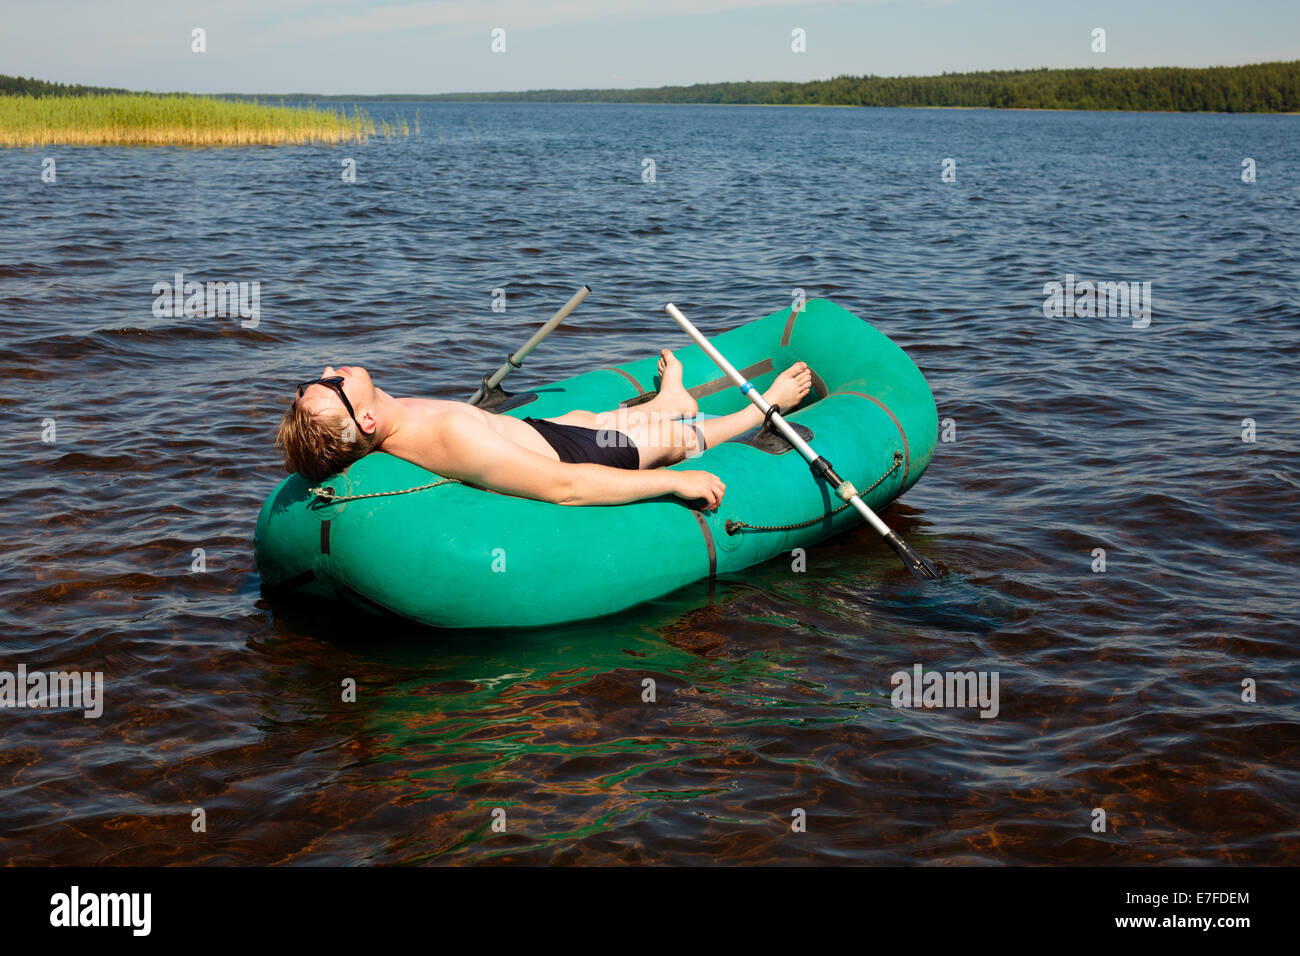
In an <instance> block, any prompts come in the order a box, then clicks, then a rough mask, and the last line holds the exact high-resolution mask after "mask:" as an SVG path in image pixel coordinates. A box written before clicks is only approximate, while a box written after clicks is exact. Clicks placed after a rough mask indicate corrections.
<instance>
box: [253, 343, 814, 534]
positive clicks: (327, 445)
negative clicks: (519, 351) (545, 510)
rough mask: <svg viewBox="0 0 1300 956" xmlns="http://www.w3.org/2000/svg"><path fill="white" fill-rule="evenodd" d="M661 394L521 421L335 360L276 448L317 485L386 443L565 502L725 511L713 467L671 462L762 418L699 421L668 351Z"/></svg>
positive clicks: (305, 387) (480, 481)
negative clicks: (658, 503) (401, 394)
mask: <svg viewBox="0 0 1300 956" xmlns="http://www.w3.org/2000/svg"><path fill="white" fill-rule="evenodd" d="M659 375H660V379H661V384H660V387H659V393H658V394H657V395H656V396H655V397H654V399H653V400H651V401H648V402H645V403H643V404H640V405H635V406H633V407H632V408H619V409H615V410H614V411H608V412H588V411H576V412H569V413H568V414H566V415H561V416H559V417H558V418H543V419H536V418H524V419H522V420H521V419H518V418H512V417H510V416H508V415H496V414H493V413H491V412H486V411H483V410H482V409H480V408H477V407H475V406H473V405H469V404H467V403H465V402H452V401H440V400H436V399H428V398H394V397H393V396H392V395H389V394H388V393H387V392H385V391H384V390H383V389H380V388H376V387H375V385H374V383H373V382H372V381H371V380H370V375H369V374H368V373H367V372H366V370H365V369H364V368H360V367H358V366H347V365H344V366H342V367H340V368H333V367H332V366H327V367H326V368H325V371H324V372H323V373H322V377H321V378H319V379H316V380H314V381H311V382H305V383H303V384H302V385H299V386H298V394H297V397H296V398H295V399H294V402H293V404H292V405H291V406H290V407H289V409H288V410H287V411H286V412H285V413H284V418H283V419H282V420H281V422H280V431H279V434H278V435H277V436H276V446H277V447H279V448H280V449H282V450H283V452H284V466H285V469H286V470H288V471H289V472H290V473H292V472H295V471H297V472H301V473H302V475H303V477H304V478H306V479H307V480H308V481H311V482H318V481H322V480H324V479H325V478H328V477H329V476H330V475H333V474H337V473H338V472H340V471H342V470H343V469H344V468H346V467H347V466H348V465H350V464H351V463H352V462H354V461H356V460H357V459H358V458H361V457H363V456H365V455H367V454H369V453H370V452H372V451H382V452H387V453H388V454H390V455H396V456H397V457H398V458H404V459H406V460H407V461H409V462H413V463H415V464H417V465H420V466H421V467H423V468H427V469H428V470H429V471H432V472H436V473H437V474H439V475H442V476H443V477H446V478H457V479H460V480H461V481H464V482H466V483H467V484H471V485H477V486H479V487H482V488H487V489H489V490H491V491H497V492H500V493H502V494H507V495H515V496H518V497H521V498H536V499H537V500H539V501H550V502H554V503H556V504H561V505H616V504H624V503H626V502H629V501H639V500H640V499H642V498H654V497H658V496H659V495H666V494H672V495H676V496H678V497H679V498H684V499H687V500H691V501H694V500H703V501H704V502H705V505H706V507H707V508H709V509H710V510H711V509H714V508H716V507H717V506H718V504H719V503H720V502H721V501H722V496H723V494H724V493H725V491H726V487H725V486H724V485H723V483H722V481H721V480H720V479H719V478H718V477H717V476H716V475H713V474H710V473H709V472H707V471H678V470H666V469H664V468H663V466H664V465H672V464H676V463H677V462H679V461H683V460H684V459H686V458H688V457H692V456H694V455H697V454H699V453H700V452H702V451H704V449H705V448H708V447H709V446H711V445H716V444H717V443H718V442H723V441H726V440H727V439H728V438H732V437H733V436H735V435H739V434H740V433H741V432H744V431H748V430H749V429H751V428H755V427H757V426H758V425H759V424H761V422H762V420H763V416H762V413H761V412H759V410H758V409H757V408H756V407H754V406H753V405H750V406H749V407H747V408H745V409H744V410H743V411H739V412H735V413H733V414H731V415H723V416H720V417H718V418H710V419H707V420H704V421H701V422H699V423H696V424H690V423H688V422H686V421H683V420H689V419H693V418H695V416H696V413H697V411H698V408H697V406H696V403H695V400H694V399H693V398H691V396H690V393H689V392H687V390H686V388H685V387H684V386H683V385H682V365H681V363H680V362H679V361H678V360H677V359H676V358H675V357H674V356H673V354H672V352H670V351H669V350H668V349H664V350H663V351H662V352H660V354H659ZM811 386H812V372H811V371H810V370H809V368H808V366H807V365H805V364H804V363H803V362H796V363H795V364H794V365H792V366H790V367H789V368H788V369H786V370H785V371H784V372H782V373H781V374H780V375H779V376H777V379H776V381H775V382H773V383H772V386H771V388H769V389H768V390H767V391H766V392H764V393H763V397H764V398H765V399H767V401H768V403H769V404H772V405H780V406H781V407H782V408H785V409H793V408H794V407H795V406H796V405H798V404H799V402H800V401H801V400H802V399H803V397H804V396H805V395H807V394H808V390H809V388H810V387H811Z"/></svg>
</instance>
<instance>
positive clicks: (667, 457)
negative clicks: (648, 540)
mask: <svg viewBox="0 0 1300 956" xmlns="http://www.w3.org/2000/svg"><path fill="white" fill-rule="evenodd" d="M659 373H660V387H659V394H658V395H656V396H655V398H654V399H653V400H651V401H649V402H644V403H642V404H640V405H634V406H632V407H631V408H616V409H613V410H611V411H608V412H588V411H573V412H569V413H568V414H565V415H561V416H559V417H558V418H552V419H550V421H553V422H561V423H563V424H565V425H578V426H580V427H582V428H594V429H597V430H600V431H608V432H609V433H610V438H611V441H616V440H617V436H615V435H614V434H613V433H614V432H622V433H623V434H624V435H626V436H627V437H628V438H629V439H631V440H632V442H633V443H634V444H635V445H636V447H637V451H638V454H639V457H640V462H639V465H640V467H641V468H660V467H662V466H664V465H673V464H676V463H677V462H679V461H682V460H683V459H684V458H687V457H690V456H691V455H693V454H695V453H696V452H697V451H700V450H702V449H700V447H699V442H698V438H699V437H702V438H703V439H704V447H705V448H711V447H713V446H714V445H716V444H719V443H720V442H724V441H726V440H727V439H728V438H733V437H735V436H736V435H739V434H740V433H741V432H746V431H749V429H751V428H757V427H758V426H759V425H760V424H761V423H762V421H763V414H762V413H761V412H760V411H759V410H758V409H757V408H755V407H754V406H753V405H750V406H749V407H747V408H744V409H742V410H740V411H738V412H733V413H732V414H730V415H723V416H720V417H718V418H710V419H706V420H705V421H702V422H696V423H695V425H694V427H692V426H691V425H689V424H686V423H684V422H683V421H682V419H689V418H694V417H695V415H696V414H697V413H698V411H699V406H698V405H697V404H696V402H695V399H693V398H692V397H691V395H690V393H689V392H688V391H687V390H686V389H685V387H684V386H683V385H682V366H681V363H680V362H678V361H677V359H676V358H675V357H674V356H673V354H672V352H670V351H668V349H664V350H663V351H662V352H661V353H660V359H659ZM811 387H812V372H811V371H810V370H809V368H808V366H807V365H805V364H804V363H803V362H796V363H795V364H794V365H791V366H790V367H789V368H788V369H786V370H785V371H784V372H782V373H781V374H780V375H778V376H777V379H776V381H775V382H773V383H772V386H771V387H770V388H769V389H768V390H767V391H766V392H764V393H763V397H764V398H765V399H766V400H767V402H768V404H770V405H780V406H781V407H782V408H783V409H785V410H787V411H788V410H790V409H793V408H794V407H795V406H796V405H798V404H799V402H800V401H802V400H803V397H804V396H805V395H807V394H808V390H809V389H810V388H811ZM697 428H698V429H699V433H698V437H697V433H696V429H697Z"/></svg>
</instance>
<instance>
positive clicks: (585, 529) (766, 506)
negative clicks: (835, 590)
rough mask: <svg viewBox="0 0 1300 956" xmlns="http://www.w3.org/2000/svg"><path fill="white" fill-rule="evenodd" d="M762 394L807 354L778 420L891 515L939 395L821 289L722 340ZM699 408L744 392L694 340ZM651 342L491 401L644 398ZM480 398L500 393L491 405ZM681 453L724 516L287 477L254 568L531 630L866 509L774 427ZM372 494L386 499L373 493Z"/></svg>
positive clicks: (359, 477)
mask: <svg viewBox="0 0 1300 956" xmlns="http://www.w3.org/2000/svg"><path fill="white" fill-rule="evenodd" d="M712 342H713V343H714V344H715V345H716V346H717V348H718V349H719V351H721V352H722V354H723V355H725V356H726V357H727V358H728V359H730V360H731V362H732V364H733V365H735V366H736V367H737V368H738V369H739V370H740V371H741V373H742V374H743V375H744V376H745V377H746V378H748V379H749V380H750V381H752V382H753V383H754V385H755V386H756V387H757V388H759V389H760V390H762V389H766V388H767V387H768V386H769V385H771V383H772V381H773V379H774V378H775V377H776V375H777V374H778V373H779V372H780V371H781V370H783V369H784V368H786V367H787V366H788V365H790V364H792V363H793V362H796V361H799V360H802V361H804V362H806V363H807V364H808V365H809V366H810V367H811V368H812V370H813V388H812V391H811V392H810V393H809V395H808V397H807V398H806V399H805V400H804V402H803V404H802V405H801V406H800V407H799V408H798V409H797V410H794V411H791V412H789V413H788V414H786V415H785V418H786V421H787V422H788V423H789V424H790V425H791V426H792V427H794V428H795V430H796V431H797V432H798V433H799V435H800V436H801V437H802V438H803V439H804V440H805V441H807V442H810V443H811V444H813V445H814V446H815V448H816V450H817V452H818V453H819V454H821V455H822V456H824V457H825V458H827V459H829V460H830V461H831V462H833V463H834V466H835V469H836V471H837V472H838V473H839V474H840V475H841V476H843V477H844V478H846V479H848V480H849V481H852V482H853V483H854V485H855V486H856V487H857V489H858V490H859V492H860V493H861V495H862V499H863V501H864V502H865V503H866V504H867V505H868V506H870V507H871V508H873V509H875V510H877V511H879V510H880V509H882V508H884V507H885V506H886V505H888V504H889V503H890V502H891V501H893V500H894V499H895V498H897V497H898V496H899V495H901V494H902V493H903V492H904V491H906V490H907V489H908V488H910V487H911V486H912V485H913V484H915V483H916V481H917V479H918V478H920V477H921V473H922V472H923V471H924V470H925V468H926V466H927V465H928V464H929V463H930V459H931V457H932V456H933V454H934V446H935V440H936V438H937V434H938V421H937V414H936V411H935V405H934V397H933V395H932V394H931V393H930V389H929V387H928V386H927V385H926V382H925V378H924V377H923V376H922V375H921V372H920V371H919V370H918V369H917V367H916V365H915V364H914V363H913V362H912V360H911V359H909V358H908V357H907V355H906V354H905V353H904V352H903V350H902V349H900V348H899V347H898V346H896V345H894V343H893V342H891V341H890V340H889V339H887V338H886V337H885V336H884V335H882V334H881V333H880V332H878V331H876V330H875V329H874V328H872V327H871V326H870V325H868V324H867V323H866V322H864V321H863V320H861V319H859V318H858V317H857V316H855V315H853V314H852V313H851V312H848V311H847V310H845V309H843V308H841V307H840V306H838V305H835V304H834V303H832V302H829V301H827V300H825V299H812V300H810V301H808V302H807V303H806V304H805V306H804V308H803V309H801V310H799V311H797V312H796V311H792V310H791V309H789V308H786V309H782V310H781V311H779V312H774V313H772V314H771V315H769V316H767V317H766V318H763V319H759V320H757V321H755V322H751V323H749V324H748V325H744V326H741V327H740V328H737V329H732V330H731V331H729V332H724V333H722V334H720V335H718V336H716V337H714V338H713V339H712ZM675 354H676V355H677V357H678V358H679V359H680V360H681V362H682V366H683V370H684V382H685V384H686V385H687V386H688V388H690V391H691V394H692V395H694V396H695V398H696V400H697V401H698V402H699V406H700V414H701V416H707V415H725V414H729V413H730V412H733V411H738V410H739V409H741V408H743V407H744V406H745V405H746V403H747V400H746V398H745V397H744V396H743V395H741V393H740V390H739V389H737V388H736V387H735V386H734V385H733V384H732V383H731V382H730V381H729V380H728V379H726V378H725V377H724V376H722V374H721V372H720V371H719V370H718V368H717V367H716V366H715V365H714V364H713V362H712V361H711V360H710V359H709V358H708V357H707V356H706V355H705V354H704V352H703V351H702V350H701V349H699V348H698V347H697V346H694V345H692V346H689V347H686V348H682V349H680V350H677V351H676V352H675ZM656 361H657V358H656V357H653V356H652V357H650V358H647V359H644V360H642V361H639V362H630V363H628V364H627V365H620V366H618V367H617V368H606V369H598V370H596V371H591V372H587V373H586V374H584V375H578V376H575V377H573V378H569V379H565V380H564V381H561V382H556V383H554V384H552V385H547V386H543V387H539V388H537V390H536V391H535V392H529V393H521V394H516V395H509V396H506V395H504V394H503V393H499V392H498V394H497V395H496V396H494V397H495V398H496V400H497V402H498V404H497V407H496V408H494V409H493V410H494V411H496V412H498V413H499V414H503V415H515V416H519V417H523V416H525V415H531V416H533V417H535V418H549V417H554V416H558V415H562V414H564V413H565V412H569V411H573V410H574V409H588V410H594V411H599V410H602V409H608V408H615V407H618V406H619V405H630V404H634V403H636V402H637V401H645V400H647V399H648V398H650V397H652V395H653V389H654V388H655V382H654V379H655V376H656ZM481 407H491V406H490V405H489V404H484V405H482V406H481ZM672 467H675V468H686V469H699V470H704V471H711V472H713V473H714V474H716V475H717V476H718V477H719V478H721V479H722V481H723V482H724V483H725V484H726V486H727V493H726V496H725V497H724V498H723V501H722V504H721V506H720V507H719V509H718V510H717V511H716V512H711V513H703V512H700V511H698V510H695V509H694V508H692V507H690V506H689V505H688V504H687V503H686V502H683V501H681V500H680V499H678V498H673V497H665V498H655V499H651V500H647V501H638V502H635V503H633V504H626V505H612V506H601V507H567V506H564V505H556V504H549V503H546V502H541V501H532V500H529V499H525V498H513V497H508V496H505V495H498V494H493V493H491V492H487V491H482V490H479V489H476V488H471V487H469V486H466V485H463V484H460V483H458V482H450V481H440V480H439V477H438V476H437V475H434V474H432V473H430V472H428V471H426V470H424V469H423V468H420V467H419V466H417V465H413V464H411V463H409V462H406V461H403V460H401V459H399V458H395V457H393V456H391V455H386V454H383V453H373V454H370V455H367V456H366V457H365V458H362V459H361V460H360V461H357V462H355V463H354V464H353V465H352V466H351V467H349V468H348V469H347V470H346V471H345V472H344V473H342V474H340V475H336V476H334V477H333V478H330V479H327V480H326V481H324V482H322V485H323V486H325V487H328V488H330V489H332V490H333V494H334V496H335V497H333V498H332V499H328V500H327V499H326V498H325V497H321V496H318V495H315V494H313V493H312V492H310V491H309V490H308V487H309V486H308V482H306V481H305V480H304V479H303V478H302V476H301V475H296V474H295V475H291V476H289V477H288V478H286V479H285V480H284V481H282V482H281V483H280V485H279V486H278V487H277V488H276V489H275V490H274V491H273V492H272V493H271V495H270V497H269V498H267V500H266V503H265V504H264V505H263V506H262V510H261V513H260V514H259V516H258V519H257V528H256V531H255V533H254V548H255V551H256V557H257V568H258V571H259V573H260V574H261V577H262V582H263V586H264V589H265V590H266V591H267V593H269V594H275V593H284V592H294V593H306V594H312V595H316V596H320V597H328V598H335V599H340V600H345V601H349V602H351V603H354V604H356V605H359V606H360V607H362V608H366V609H369V610H373V611H378V612H389V613H392V614H396V615H398V616H400V617H403V618H408V619H411V620H414V621H418V622H421V623H424V624H429V625H434V626H437V627H458V628H463V627H531V626H538V625H546V624H557V623H562V622H565V621H575V620H580V619H583V618H590V617H597V616H600V615H604V614H612V613H614V612H616V611H622V610H624V609H626V608H629V607H632V606H633V605H636V604H639V603H641V602H642V601H647V600H650V599H652V598H656V597H659V596H661V595H664V594H667V593H669V592H670V591H673V590H675V589H677V588H680V587H682V586H684V585H687V584H690V583H691V582H693V581H696V580H699V579H701V578H704V577H709V576H714V575H722V574H728V573H732V572H736V571H741V570H743V569H745V568H748V567H750V566H751V565H754V564H758V563H759V562H762V561H767V560H768V559H770V558H773V557H775V556H776V555H779V554H787V555H788V554H789V552H790V551H791V550H792V549H794V548H797V547H807V546H808V545H811V544H813V543H815V542H817V541H820V540H822V539H823V538H826V537H828V536H829V535H832V534H835V533H837V532H839V531H843V530H844V529H845V528H848V527H851V526H853V525H855V524H857V523H859V522H860V521H861V520H862V519H861V518H860V517H859V516H858V514H857V512H855V511H854V510H853V509H852V508H849V507H847V506H846V505H845V504H844V503H842V502H841V501H840V500H839V499H838V498H836V497H835V493H834V489H832V488H830V487H828V486H827V485H826V483H825V482H824V481H822V480H820V479H819V478H817V477H815V476H814V475H813V473H812V471H811V470H810V469H809V467H808V463H807V462H805V461H804V459H803V458H802V457H800V455H799V453H798V452H797V451H795V450H794V449H793V448H791V446H790V445H789V444H788V443H787V442H786V440H785V439H784V438H782V437H780V436H779V435H777V434H776V433H774V432H773V431H771V430H770V429H756V430H754V431H752V432H749V433H746V434H743V435H739V436H737V437H736V438H733V439H732V440H730V441H726V442H721V443H720V444H718V445H716V446H715V447H712V448H709V449H708V450H707V451H705V452H704V453H703V454H702V455H699V456H697V457H695V458H691V459H688V460H687V461H685V462H682V463H681V464H679V465H674V466H672ZM367 495H371V496H374V497H361V496H367Z"/></svg>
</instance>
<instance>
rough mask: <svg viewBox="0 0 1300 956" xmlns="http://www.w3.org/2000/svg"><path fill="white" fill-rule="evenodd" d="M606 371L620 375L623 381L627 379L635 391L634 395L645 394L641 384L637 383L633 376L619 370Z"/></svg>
mask: <svg viewBox="0 0 1300 956" xmlns="http://www.w3.org/2000/svg"><path fill="white" fill-rule="evenodd" d="M607 371H610V372H615V373H617V374H619V375H622V376H623V377H624V378H625V379H627V380H628V381H629V382H631V383H632V386H633V387H634V388H635V389H636V393H637V394H638V395H644V394H645V393H646V391H645V389H644V388H642V387H641V383H640V382H638V381H637V380H636V378H635V377H634V376H632V375H630V374H629V373H627V372H625V371H623V370H622V369H621V368H611V369H607Z"/></svg>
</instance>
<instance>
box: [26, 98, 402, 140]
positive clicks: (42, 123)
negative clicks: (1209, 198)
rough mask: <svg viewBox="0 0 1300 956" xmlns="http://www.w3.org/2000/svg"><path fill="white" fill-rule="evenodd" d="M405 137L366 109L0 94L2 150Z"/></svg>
mask: <svg viewBox="0 0 1300 956" xmlns="http://www.w3.org/2000/svg"><path fill="white" fill-rule="evenodd" d="M379 134H382V135H383V136H384V137H385V138H387V139H391V138H392V137H393V136H396V135H402V136H406V135H408V128H407V125H406V121H405V120H402V121H401V122H400V124H399V125H395V124H391V123H381V124H379V127H378V129H377V128H376V124H375V122H374V120H373V119H371V117H370V115H369V114H368V113H366V111H365V110H363V109H360V108H357V109H356V110H354V111H353V112H352V113H351V114H348V113H347V112H345V111H344V110H343V109H342V108H338V109H335V110H325V109H318V108H315V107H290V106H284V105H280V106H267V105H265V104H263V103H258V102H256V101H252V102H249V101H242V100H224V99H216V98H213V97H208V96H191V95H187V94H186V95H182V94H176V95H156V96H155V95H149V94H129V95H107V96H57V97H53V96H52V97H39V98H37V97H32V96H0V146H46V145H54V144H63V145H72V146H107V145H120V146H260V145H278V144H297V145H303V144H308V143H364V142H366V141H367V140H368V139H369V138H370V137H371V136H375V135H379Z"/></svg>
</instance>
